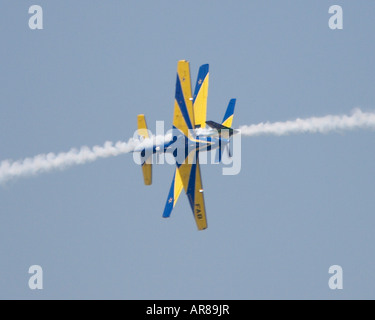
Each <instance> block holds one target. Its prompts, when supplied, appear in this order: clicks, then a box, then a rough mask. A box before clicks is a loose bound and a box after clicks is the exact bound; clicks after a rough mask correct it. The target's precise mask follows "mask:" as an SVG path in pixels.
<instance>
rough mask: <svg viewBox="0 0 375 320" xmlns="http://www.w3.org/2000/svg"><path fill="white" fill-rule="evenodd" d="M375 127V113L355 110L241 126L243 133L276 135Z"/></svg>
mask: <svg viewBox="0 0 375 320" xmlns="http://www.w3.org/2000/svg"><path fill="white" fill-rule="evenodd" d="M359 128H362V129H366V128H367V129H375V113H374V112H363V111H361V110H360V109H355V110H353V112H352V114H351V115H327V116H324V117H312V118H306V119H296V120H293V121H285V122H273V123H270V122H266V123H263V122H262V123H259V124H253V125H250V126H241V127H240V128H239V129H240V130H241V134H242V135H245V136H259V135H276V136H282V135H287V134H293V133H328V132H330V131H341V130H353V129H359Z"/></svg>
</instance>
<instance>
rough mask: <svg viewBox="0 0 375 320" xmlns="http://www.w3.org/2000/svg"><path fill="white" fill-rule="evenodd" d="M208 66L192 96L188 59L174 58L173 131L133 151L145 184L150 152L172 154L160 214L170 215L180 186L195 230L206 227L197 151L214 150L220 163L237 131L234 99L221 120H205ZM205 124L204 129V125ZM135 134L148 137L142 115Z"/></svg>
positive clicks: (149, 170)
mask: <svg viewBox="0 0 375 320" xmlns="http://www.w3.org/2000/svg"><path fill="white" fill-rule="evenodd" d="M208 69H209V68H208V64H204V65H202V66H201V67H200V68H199V72H198V78H197V82H196V85H195V90H194V95H192V90H191V80H190V67H189V62H188V61H186V60H181V61H178V64H177V81H176V93H175V103H174V115H173V128H172V132H173V134H172V136H171V138H170V139H169V140H168V141H163V142H162V143H159V144H157V143H153V144H152V145H150V146H148V147H144V146H140V147H138V148H136V150H135V152H139V153H140V154H141V159H142V160H141V164H142V171H143V178H144V183H145V185H151V183H152V159H153V154H158V153H171V154H173V156H174V159H175V162H176V169H175V172H174V176H173V179H172V185H171V188H170V190H169V194H168V197H167V202H166V204H165V208H164V212H163V217H164V218H168V217H170V215H171V212H172V210H173V208H174V207H175V205H176V202H177V199H178V197H179V196H180V194H181V191H182V188H184V190H185V193H186V195H187V197H188V199H189V203H190V206H191V209H192V211H193V215H194V218H195V222H196V224H197V227H198V230H204V229H206V228H207V219H206V210H205V205H204V198H203V186H202V179H201V170H200V166H199V152H201V151H210V150H214V149H217V151H216V161H217V162H220V161H221V156H222V151H223V150H225V149H227V150H228V155H229V156H231V154H230V148H229V143H230V139H231V137H232V136H233V135H234V134H236V133H238V130H235V129H232V128H231V126H232V120H233V114H234V107H235V103H236V99H231V100H230V102H229V105H228V108H227V110H226V112H225V115H224V118H223V121H222V122H221V123H216V122H214V121H206V111H207V93H208V78H209V72H208ZM206 124H207V125H208V128H206ZM138 135H139V136H140V137H141V139H148V138H151V136H150V134H149V131H148V129H147V125H146V119H145V116H144V115H143V114H140V115H138Z"/></svg>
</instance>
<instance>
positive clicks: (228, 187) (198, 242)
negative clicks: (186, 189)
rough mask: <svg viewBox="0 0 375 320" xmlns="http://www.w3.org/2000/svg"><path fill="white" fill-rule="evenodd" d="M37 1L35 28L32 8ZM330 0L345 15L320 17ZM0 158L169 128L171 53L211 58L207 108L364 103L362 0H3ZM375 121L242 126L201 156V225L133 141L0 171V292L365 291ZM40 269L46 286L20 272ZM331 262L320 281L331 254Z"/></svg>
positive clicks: (242, 110)
mask: <svg viewBox="0 0 375 320" xmlns="http://www.w3.org/2000/svg"><path fill="white" fill-rule="evenodd" d="M34 4H38V5H40V6H41V7H42V8H43V30H30V28H29V26H28V20H29V18H30V17H31V14H29V13H28V9H29V7H30V6H31V5H34ZM335 4H336V5H341V6H342V9H343V13H344V14H343V17H344V25H343V27H344V28H343V29H342V30H331V29H330V28H329V27H328V20H329V18H330V16H331V15H330V14H329V13H328V8H329V7H330V6H331V5H335ZM0 8H1V10H0V12H1V13H0V14H1V19H0V38H1V46H0V61H1V62H0V161H1V160H5V159H13V160H18V159H23V158H25V157H28V156H34V155H37V154H40V153H48V152H60V151H68V150H69V149H71V148H72V147H77V148H79V147H81V146H82V145H87V146H93V145H96V144H103V143H104V142H105V141H106V140H111V141H118V140H123V141H127V140H128V138H130V137H131V136H133V133H134V130H135V129H136V117H137V114H139V113H144V114H146V118H147V121H148V123H149V127H150V129H151V130H154V128H155V121H156V120H165V121H166V126H167V127H168V126H171V123H172V114H173V103H174V89H175V79H176V66H177V61H178V60H180V59H187V60H189V61H190V66H191V72H192V78H193V81H195V78H196V75H197V71H198V68H199V66H200V65H201V64H204V63H209V64H210V87H209V96H208V115H207V116H208V119H210V120H214V121H220V120H221V119H222V117H223V114H224V111H225V108H226V105H227V103H228V101H229V99H230V98H237V106H236V112H235V117H234V123H233V125H234V126H235V127H237V126H240V125H249V124H256V123H259V122H263V121H285V120H293V119H295V118H297V117H301V118H304V117H311V116H324V115H326V114H344V113H345V114H346V113H350V111H351V110H352V109H354V108H356V107H359V108H361V109H362V110H363V111H374V110H375V90H374V85H375V76H374V67H375V63H374V52H375V34H374V30H375V19H374V16H375V3H374V2H373V1H367V0H366V1H365V0H362V1H342V0H338V1H326V0H324V1H297V0H294V1H292V0H288V1H276V0H273V1H260V0H259V1H195V0H193V1H188V2H187V1H184V2H183V1H172V0H170V1H167V0H165V1H164V0H163V1H111V2H110V3H107V2H105V1H83V0H81V1H72V0H68V1H66V0H65V1H45V0H37V1H26V0H24V1H13V0H4V1H1V5H0ZM374 138H375V132H374V131H370V130H357V131H345V132H340V133H329V134H300V135H289V136H283V137H275V136H265V137H264V136H262V137H243V139H242V168H241V172H240V174H238V175H235V176H223V175H222V174H221V166H219V165H211V166H209V165H204V166H202V176H203V185H204V188H205V200H206V209H207V218H208V225H209V227H208V229H207V230H205V231H201V232H198V231H197V230H196V226H195V222H194V219H193V217H192V213H191V210H190V208H189V204H188V201H187V199H186V197H185V196H184V195H181V198H180V200H179V202H178V203H177V206H176V208H175V209H174V211H173V212H172V217H171V218H170V219H163V218H162V217H161V215H162V211H163V208H164V204H165V200H166V197H167V194H168V191H169V187H170V183H171V179H172V176H173V170H174V168H173V167H172V166H170V165H164V166H161V165H160V166H155V168H154V176H153V186H151V187H146V186H144V185H143V178H142V173H141V169H140V168H139V167H138V166H137V165H136V164H135V163H134V162H133V158H132V156H131V155H129V154H125V155H121V156H118V157H112V158H108V159H100V160H98V161H96V162H93V163H90V164H86V165H81V166H74V167H71V168H68V169H66V170H63V171H59V170H58V171H53V172H51V173H45V174H41V175H38V176H35V177H29V178H20V179H18V180H14V181H10V182H8V183H6V184H5V185H3V186H0V298H2V299H8V298H16V299H54V298H58V299H76V298H84V299H97V298H102V299H111V298H115V299H262V298H269V299H294V298H298V299H315V298H322V299H348V298H354V299H360V298H365V299H374V298H375V294H374V292H375V291H374V287H375V275H374V272H375V255H374V249H373V248H374V243H375V232H374V226H375V188H374V184H375V182H374V181H375V167H374V161H375V149H374V148H375V143H374ZM31 265H40V266H41V267H42V268H43V290H30V289H29V287H28V280H29V277H30V276H31V275H30V274H29V273H28V269H29V267H30V266H31ZM331 265H340V266H341V267H342V269H343V274H344V276H343V280H344V289H343V290H330V288H329V286H328V280H329V278H330V276H331V275H330V274H329V273H328V269H329V267H330V266H331Z"/></svg>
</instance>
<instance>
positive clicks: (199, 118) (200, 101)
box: [193, 64, 209, 128]
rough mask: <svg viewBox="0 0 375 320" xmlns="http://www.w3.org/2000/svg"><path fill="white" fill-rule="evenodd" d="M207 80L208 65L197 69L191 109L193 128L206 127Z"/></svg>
mask: <svg viewBox="0 0 375 320" xmlns="http://www.w3.org/2000/svg"><path fill="white" fill-rule="evenodd" d="M208 78H209V72H208V64H204V65H202V66H201V67H200V68H199V72H198V78H197V83H196V84H195V90H194V98H193V108H194V118H195V119H194V120H195V128H204V127H205V126H206V114H207V95H208Z"/></svg>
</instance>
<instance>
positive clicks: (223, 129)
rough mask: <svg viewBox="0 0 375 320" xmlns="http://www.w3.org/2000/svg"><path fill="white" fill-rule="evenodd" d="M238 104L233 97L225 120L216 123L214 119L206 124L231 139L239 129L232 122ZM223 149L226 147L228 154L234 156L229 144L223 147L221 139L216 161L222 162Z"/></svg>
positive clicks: (222, 136) (225, 137)
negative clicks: (234, 127) (233, 126)
mask: <svg viewBox="0 0 375 320" xmlns="http://www.w3.org/2000/svg"><path fill="white" fill-rule="evenodd" d="M235 105H236V99H231V100H230V101H229V104H228V107H227V110H226V112H225V114H224V118H223V121H222V122H221V124H220V123H216V122H214V121H206V124H207V125H208V126H209V127H211V128H214V129H216V130H217V131H218V132H219V135H220V137H221V138H224V139H229V138H230V137H231V136H232V135H233V134H237V133H238V130H236V129H233V128H231V126H232V122H233V115H234V107H235ZM223 149H226V150H227V152H228V156H229V157H232V152H231V149H230V146H229V144H227V145H226V146H225V148H222V146H221V140H220V141H219V148H218V150H217V151H216V158H215V162H216V163H220V162H221V157H222V154H223V151H224V150H223Z"/></svg>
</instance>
